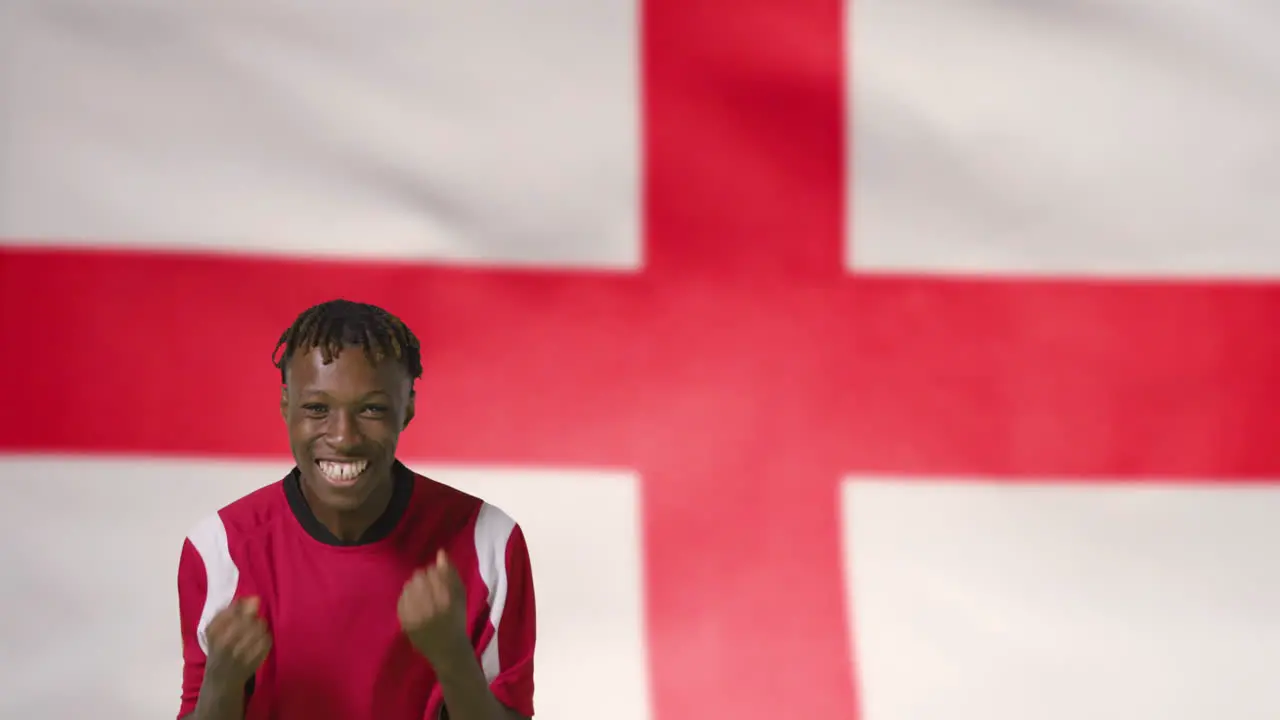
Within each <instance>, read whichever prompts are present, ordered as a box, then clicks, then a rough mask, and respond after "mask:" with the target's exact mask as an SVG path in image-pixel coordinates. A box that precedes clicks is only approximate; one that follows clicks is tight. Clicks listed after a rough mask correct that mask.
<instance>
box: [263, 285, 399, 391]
mask: <svg viewBox="0 0 1280 720" xmlns="http://www.w3.org/2000/svg"><path fill="white" fill-rule="evenodd" d="M349 347H359V348H362V349H363V350H364V353H365V355H366V356H367V357H368V358H369V360H370V361H371V362H374V363H378V362H382V361H383V360H387V359H391V360H395V361H396V362H398V363H400V364H401V365H403V366H404V369H405V370H407V371H408V373H409V378H410V381H413V380H417V379H418V378H420V377H422V351H421V348H420V346H419V345H418V338H417V336H416V335H414V334H413V331H412V330H410V329H409V327H408V326H407V325H405V324H404V322H403V321H401V320H400V318H398V317H396V316H395V315H392V314H391V313H389V312H387V311H386V310H383V309H382V308H380V307H378V306H376V305H369V304H367V303H358V302H352V301H350V300H330V301H328V302H324V303H320V304H319V305H314V306H312V307H309V308H307V309H306V310H303V311H302V314H300V315H298V318H297V319H296V320H294V321H293V324H292V325H290V326H289V328H288V329H287V330H285V331H284V333H282V334H281V335H280V340H279V341H278V342H276V349H275V351H273V352H272V353H271V360H272V362H273V363H274V364H275V366H276V368H278V369H279V370H280V382H281V383H285V384H287V383H288V380H287V377H286V375H287V373H286V370H287V369H288V367H289V362H290V361H291V360H293V357H294V355H296V354H298V353H300V352H301V353H307V352H310V351H311V350H314V349H317V348H318V349H319V350H320V354H321V356H322V357H323V358H324V362H325V364H326V365H327V364H329V363H331V362H333V360H334V358H336V357H338V355H340V354H341V353H342V350H343V349H344V348H349ZM282 350H283V352H281V351H282Z"/></svg>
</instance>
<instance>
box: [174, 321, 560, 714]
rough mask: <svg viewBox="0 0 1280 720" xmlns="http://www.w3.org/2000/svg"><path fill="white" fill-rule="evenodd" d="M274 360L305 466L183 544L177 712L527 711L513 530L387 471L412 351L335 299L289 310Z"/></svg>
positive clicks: (521, 565)
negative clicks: (292, 313)
mask: <svg viewBox="0 0 1280 720" xmlns="http://www.w3.org/2000/svg"><path fill="white" fill-rule="evenodd" d="M276 353H279V360H278V361H277V363H276V366H277V367H278V368H279V369H280V373H281V380H282V382H283V388H282V391H281V396H280V414H281V415H282V416H283V417H284V420H285V424H286V425H287V426H288V430H289V444H290V446H291V448H292V450H293V457H294V460H295V461H296V462H297V466H296V467H295V468H294V469H293V470H292V472H290V473H289V474H288V475H287V476H286V477H285V478H284V479H283V480H281V481H279V482H275V483H273V484H271V485H268V486H266V487H264V488H262V489H260V490H257V491H255V492H253V493H250V494H249V495H246V496H245V497H243V498H241V499H239V500H237V501H235V502H233V503H231V504H230V505H228V506H226V507H224V508H222V509H221V510H219V511H218V512H217V513H214V514H213V515H210V516H209V517H208V518H206V519H205V520H204V521H202V522H200V523H199V524H198V525H197V526H196V527H195V528H194V529H193V530H192V531H191V534H190V535H189V536H188V537H187V540H186V542H185V543H184V544H183V548H182V555H181V559H180V561H179V566H178V599H179V606H180V615H181V624H182V642H183V660H184V670H183V683H182V706H181V709H180V711H179V713H178V717H179V718H187V720H330V719H331V720H432V719H434V718H439V717H448V718H449V719H450V720H512V719H514V718H528V717H531V716H532V715H533V648H534V639H535V637H534V635H535V633H534V599H533V582H532V578H531V576H530V569H529V557H528V552H527V549H526V547H525V542H524V536H523V534H522V533H521V530H520V527H519V526H518V525H516V523H515V522H514V521H513V520H512V519H511V518H510V517H508V516H507V515H506V514H504V513H503V512H502V511H501V510H499V509H498V508H496V507H494V506H492V505H489V504H488V503H485V502H484V501H482V500H480V499H478V498H475V497H472V496H470V495H467V494H465V493H462V492H460V491H458V490H455V489H453V488H450V487H448V486H445V485H442V484H440V483H437V482H434V481H432V480H430V479H428V478H426V477H423V476H421V475H417V474H415V473H414V472H413V471H411V470H409V469H408V468H406V467H405V466H404V465H403V464H401V463H400V462H399V461H398V460H397V459H396V443H397V441H398V439H399V437H400V432H401V431H402V430H404V429H405V427H406V426H407V425H408V424H409V422H410V421H411V420H412V419H413V412H414V393H413V383H414V380H416V379H417V378H419V377H421V376H422V360H421V357H420V354H419V346H418V340H417V338H416V337H415V336H414V334H413V333H412V332H411V331H410V330H409V329H408V328H407V327H405V325H404V324H403V323H402V322H400V320H399V319H397V318H396V317H394V316H392V315H391V314H389V313H387V312H386V311H385V310H382V309H381V308H378V307H374V306H371V305H365V304H361V303H354V302H348V301H344V300H335V301H332V302H327V303H324V304H321V305H317V306H315V307H313V308H310V309H309V310H307V311H305V312H303V313H302V314H301V315H300V316H298V318H297V320H296V321H295V322H294V324H293V325H292V326H291V327H290V328H289V329H288V330H286V331H285V332H284V334H283V335H282V336H281V338H280V342H279V344H278V345H277V346H276ZM274 357H275V356H274V355H273V358H274Z"/></svg>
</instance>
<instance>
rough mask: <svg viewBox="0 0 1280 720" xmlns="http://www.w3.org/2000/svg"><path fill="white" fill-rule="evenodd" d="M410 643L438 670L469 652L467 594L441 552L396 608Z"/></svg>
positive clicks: (412, 582)
mask: <svg viewBox="0 0 1280 720" xmlns="http://www.w3.org/2000/svg"><path fill="white" fill-rule="evenodd" d="M396 612H397V614H398V615H399V616H400V627H401V628H402V629H404V632H405V634H406V635H408V636H409V641H410V642H411V643H413V646H414V647H415V648H417V649H418V652H420V653H422V654H423V655H424V656H425V657H426V658H427V660H429V661H430V662H431V663H432V664H433V665H435V666H436V667H437V668H439V666H440V665H441V663H446V662H448V661H450V660H452V659H455V658H458V657H461V656H462V653H463V652H464V651H465V653H466V654H467V655H470V654H471V653H472V651H471V641H470V639H468V637H467V591H466V589H465V588H463V586H462V578H460V577H458V572H457V571H456V570H454V569H453V566H452V565H450V564H449V556H448V555H446V554H445V551H444V550H441V551H440V552H439V553H438V554H437V555H436V564H435V565H432V566H431V567H427V568H422V569H420V570H418V571H417V572H415V573H414V574H413V576H412V577H410V578H409V581H408V582H406V583H405V585H404V590H403V591H402V592H401V593H400V602H399V604H398V605H397V607H396Z"/></svg>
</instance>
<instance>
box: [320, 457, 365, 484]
mask: <svg viewBox="0 0 1280 720" xmlns="http://www.w3.org/2000/svg"><path fill="white" fill-rule="evenodd" d="M319 465H320V472H322V473H324V475H325V477H327V478H329V479H330V480H337V481H343V480H354V479H355V478H356V476H357V475H359V474H360V473H362V472H364V470H365V468H367V467H369V461H368V460H355V461H352V462H333V461H330V460H321V461H320V463H319Z"/></svg>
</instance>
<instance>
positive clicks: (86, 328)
mask: <svg viewBox="0 0 1280 720" xmlns="http://www.w3.org/2000/svg"><path fill="white" fill-rule="evenodd" d="M1277 30H1280V15H1277V14H1276V13H1275V11H1273V10H1271V9H1270V8H1269V7H1267V6H1265V5H1262V4H1258V3H1250V2H1246V0H1220V1H1218V2H1214V3H1207V2H1191V1H1189V0H1188V1H1185V2H1176V3H1167V2H1165V3H1154V2H1148V1H1147V0H1122V1H1120V2H1112V3H1078V2H1077V3H1070V2H1066V0H1045V1H1044V2H1036V3H1014V2H988V3H976V4H975V3H970V4H967V5H964V6H960V5H955V4H954V3H943V2H937V1H935V0H907V1H903V0H898V1H896V2H890V1H889V0H865V1H863V2H854V3H850V4H847V5H846V4H845V3H841V2H839V1H838V0H803V1H798V0H761V1H760V2H754V3H748V4H736V5H734V7H733V8H726V7H719V6H712V5H710V4H708V3H696V2H694V3H691V2H689V1H688V0H649V1H647V2H645V1H642V2H626V1H624V0H590V1H588V0H549V1H548V2H543V3H539V4H538V5H537V7H536V9H535V8H534V7H533V6H529V7H524V6H519V5H517V4H515V3H503V2H498V1H497V0H474V1H471V2H467V3H446V2H442V1H440V0H423V1H421V2H414V3H402V2H391V1H390V0H372V1H370V2H362V3H358V4H357V3H341V2H334V1H333V0H324V1H323V2H318V3H295V2H288V1H287V0H275V1H273V2H257V3H250V2H244V1H243V0H232V1H231V2H215V1H214V0H195V1H193V2H186V3H180V4H174V3H165V2H160V1H159V0H93V1H92V2H91V1H90V0H8V1H7V2H5V3H3V4H0V98H3V101H2V102H0V337H3V338H5V339H6V342H5V343H4V344H3V346H0V357H2V358H3V360H0V363H2V364H0V368H2V369H3V370H4V371H5V373H4V374H5V377H6V378H8V379H9V385H8V388H7V390H6V399H7V401H8V405H7V407H8V408H9V410H8V412H6V413H5V414H4V417H3V419H2V420H0V478H2V479H3V480H4V481H5V482H4V486H5V487H6V488H8V489H9V491H10V493H11V496H10V497H9V499H8V501H7V502H5V503H0V542H3V544H4V546H5V547H6V549H7V552H6V553H5V554H4V558H3V560H0V578H3V581H4V583H3V585H4V590H3V591H2V592H3V597H4V601H5V602H4V607H5V608H6V610H8V612H7V613H6V619H5V620H4V621H2V622H0V671H2V672H0V715H4V716H6V717H7V716H10V715H12V716H15V717H18V716H22V717H50V718H53V717H77V716H84V715H88V714H93V715H94V716H97V717H104V716H105V717H121V718H124V717H165V715H166V713H174V712H176V710H177V708H178V696H179V691H180V677H181V653H180V652H179V646H180V643H179V637H178V621H177V612H176V610H177V602H176V586H175V583H176V579H175V575H176V569H177V559H178V553H179V551H180V549H181V545H182V539H183V536H184V534H185V532H186V531H187V529H188V528H189V527H190V526H191V525H192V524H193V523H194V522H195V521H196V520H198V519H199V518H200V517H202V516H204V515H207V514H208V513H209V512H210V511H212V510H215V509H216V508H218V507H220V506H221V505H223V504H225V503H227V502H229V501H231V500H233V499H235V498H236V497H239V496H240V495H242V494H244V493H246V492H248V491H250V490H252V489H255V488H257V487H261V486H262V485H265V484H268V483H271V482H274V481H275V480H278V479H279V478H280V477H281V476H282V475H283V474H284V473H285V472H286V471H287V470H288V469H289V467H290V464H291V460H290V458H289V457H288V451H287V443H286V438H285V434H284V428H283V427H282V426H281V425H280V422H279V417H278V412H277V410H276V408H275V403H276V400H277V398H278V392H279V390H278V387H277V383H278V375H275V374H274V369H273V368H272V367H271V364H270V355H271V350H272V348H273V347H274V344H275V341H276V339H277V338H278V336H279V334H280V332H281V331H282V330H283V329H284V328H285V327H287V325H288V324H289V323H290V322H291V321H292V320H293V318H294V316H296V314H297V313H298V312H300V311H302V310H303V309H305V308H306V307H308V306H310V305H311V304H314V303H316V302H321V301H324V300H328V299H331V298H334V297H348V298H350V299H355V300H362V301H367V302H374V303H378V304H381V305H383V306H385V307H387V308H388V309H389V310H391V311H392V312H394V313H396V314H398V315H399V316H401V317H402V318H403V319H404V320H405V321H406V322H407V323H408V324H409V325H410V326H411V327H412V328H414V329H415V331H416V332H417V333H418V334H419V335H420V336H421V338H422V340H423V347H424V365H425V368H426V374H425V377H424V378H423V380H422V381H421V384H420V386H419V388H418V398H419V406H420V407H419V417H418V418H417V419H415V422H414V425H413V426H412V427H411V428H410V429H409V430H408V431H407V432H406V434H405V435H404V437H403V438H402V446H401V450H402V452H401V455H402V457H403V458H404V459H405V460H406V462H407V463H408V464H410V465H411V466H412V467H414V469H416V470H418V471H420V472H423V473H425V474H429V475H431V476H432V477H434V478H436V479H438V480H440V481H442V482H446V483H449V484H452V485H455V486H458V487H460V488H463V489H465V490H467V491H470V492H473V493H477V494H480V495H481V496H483V497H485V498H486V499H487V500H489V501H491V502H493V503H494V504H495V505H497V506H499V507H502V508H503V509H504V510H506V511H507V512H508V513H509V514H511V515H512V516H513V517H515V518H516V519H517V520H518V521H519V522H520V523H521V526H522V527H523V528H524V529H525V533H526V535H527V538H528V543H529V546H530V553H531V556H532V562H533V570H534V577H535V583H536V587H537V592H538V610H539V633H538V635H539V644H538V648H539V649H538V656H537V657H538V660H537V670H536V672H537V676H536V684H537V694H536V697H535V704H536V706H537V707H538V709H539V717H545V718H561V719H564V720H586V719H587V718H596V717H600V716H601V715H602V714H603V715H607V716H608V717H611V718H619V719H621V720H693V719H694V718H705V717H739V718H748V719H749V720H765V719H766V718H767V719H769V720H772V719H773V718H777V717H798V718H861V719H862V720H907V719H908V718H909V719H910V720H933V719H937V720H942V719H943V718H946V719H947V720H956V719H960V720H970V719H972V720H979V719H981V720H1015V719H1017V720H1020V719H1022V718H1028V717H1035V718H1038V719H1044V720H1060V719H1061V720H1066V719H1067V718H1078V717H1081V716H1083V715H1088V716H1089V717H1093V718H1100V719H1102V720H1113V719H1114V720H1121V719H1124V720H1129V719H1130V718H1136V717H1161V718H1169V719H1171V720H1184V719H1185V720H1191V719H1192V718H1196V719H1198V718H1201V717H1204V716H1206V715H1209V714H1212V715H1214V716H1216V717H1229V718H1237V719H1253V718H1257V719H1259V720H1263V719H1266V720H1270V719H1271V718H1274V717H1278V716H1280V700H1277V697H1276V695H1275V693H1274V692H1272V691H1271V690H1270V685H1271V683H1270V678H1269V676H1267V675H1266V672H1265V669H1266V668H1269V667H1271V666H1273V665H1275V664H1276V663H1277V662H1280V630H1278V629H1277V628H1280V623H1277V622H1276V620H1277V614H1276V611H1275V610H1274V608H1276V607H1277V606H1280V551H1278V550H1276V548H1278V547H1280V530H1276V529H1275V524H1274V523H1271V522H1269V518H1271V517H1274V516H1275V513H1276V512H1277V511H1280V488H1278V487H1277V484H1276V482H1277V478H1280V451H1277V450H1276V444H1275V442H1274V438H1275V435H1276V432H1277V430H1278V429H1280V426H1278V423H1277V420H1276V419H1275V411H1274V408H1275V407H1276V405H1277V403H1280V373H1278V372H1277V370H1276V368H1277V367H1280V362H1278V361H1280V341H1278V340H1276V339H1275V337H1276V334H1275V332H1274V329H1275V328H1276V327H1277V326H1280V282H1278V281H1277V278H1278V277H1280V245H1278V244H1277V243H1276V242H1275V238H1276V237H1277V235H1278V234H1280V214H1278V213H1276V212H1273V211H1272V210H1270V208H1271V206H1272V205H1274V203H1273V202H1271V200H1270V199H1271V198H1274V197H1276V196H1277V195H1278V194H1280V192H1278V191H1280V159H1278V158H1280V156H1277V155H1276V152H1275V139H1274V138H1275V132H1274V128H1276V127H1278V126H1280V93H1277V90H1280V51H1277V49H1276V47H1275V43H1273V42H1271V40H1270V39H1271V38H1273V37H1274V36H1275V33H1276V32H1277Z"/></svg>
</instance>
